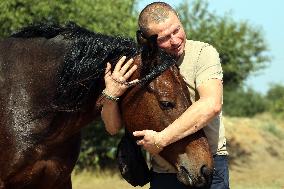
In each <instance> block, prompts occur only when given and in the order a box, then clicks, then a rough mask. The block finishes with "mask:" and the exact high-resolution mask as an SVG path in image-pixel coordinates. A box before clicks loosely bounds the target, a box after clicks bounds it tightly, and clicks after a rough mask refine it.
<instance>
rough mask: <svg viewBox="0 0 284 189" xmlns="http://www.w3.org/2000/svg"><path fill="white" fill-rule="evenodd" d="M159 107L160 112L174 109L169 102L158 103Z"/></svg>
mask: <svg viewBox="0 0 284 189" xmlns="http://www.w3.org/2000/svg"><path fill="white" fill-rule="evenodd" d="M160 107H161V109H162V110H169V109H173V108H174V107H175V104H174V103H173V102H169V101H160Z"/></svg>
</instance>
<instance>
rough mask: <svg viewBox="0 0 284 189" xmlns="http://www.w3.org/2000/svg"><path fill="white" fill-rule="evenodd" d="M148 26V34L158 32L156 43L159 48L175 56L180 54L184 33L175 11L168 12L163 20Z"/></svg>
mask: <svg viewBox="0 0 284 189" xmlns="http://www.w3.org/2000/svg"><path fill="white" fill-rule="evenodd" d="M148 27H149V28H150V31H149V34H150V35H154V34H158V38H157V44H158V46H159V47H160V48H162V49H164V50H165V51H166V52H168V53H170V54H172V55H174V56H177V57H179V56H181V55H182V53H183V52H184V47H185V42H186V35H185V32H184V29H183V26H182V24H181V22H180V20H179V18H178V17H177V15H176V14H175V13H173V12H170V13H169V18H168V19H166V20H165V21H164V22H160V23H158V24H157V23H150V24H149V26H148Z"/></svg>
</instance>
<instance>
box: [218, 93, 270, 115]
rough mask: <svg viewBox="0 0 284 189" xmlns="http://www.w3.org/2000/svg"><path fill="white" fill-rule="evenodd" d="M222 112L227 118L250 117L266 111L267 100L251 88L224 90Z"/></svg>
mask: <svg viewBox="0 0 284 189" xmlns="http://www.w3.org/2000/svg"><path fill="white" fill-rule="evenodd" d="M223 110H224V114H225V115H228V116H238V117H252V116H254V115H255V114H258V113H262V112H265V111H266V110H267V100H266V99H265V97H264V96H262V95H261V94H260V93H258V92H256V91H254V90H253V89H251V88H248V89H244V88H238V89H231V90H226V91H225V92H224V105H223Z"/></svg>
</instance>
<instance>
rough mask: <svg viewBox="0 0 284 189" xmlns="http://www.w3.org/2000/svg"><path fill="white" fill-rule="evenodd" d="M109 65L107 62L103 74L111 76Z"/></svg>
mask: <svg viewBox="0 0 284 189" xmlns="http://www.w3.org/2000/svg"><path fill="white" fill-rule="evenodd" d="M110 70H111V64H110V63H109V62H108V63H107V66H106V70H105V74H108V75H111V72H110Z"/></svg>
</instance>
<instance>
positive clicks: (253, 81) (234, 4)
mask: <svg viewBox="0 0 284 189" xmlns="http://www.w3.org/2000/svg"><path fill="white" fill-rule="evenodd" d="M182 1H183V0H175V1H173V0H164V2H166V3H169V4H170V5H172V6H173V7H175V6H177V5H178V4H179V3H180V2H182ZM151 2H154V1H150V0H141V1H139V4H138V9H139V11H140V10H141V9H142V8H143V7H144V6H146V5H147V4H149V3H151ZM190 2H191V1H189V3H190ZM208 2H209V9H210V11H215V12H216V13H217V14H218V15H221V16H222V15H224V13H229V12H230V13H231V15H232V17H233V18H234V19H235V20H237V21H238V20H242V21H248V22H249V23H250V24H252V26H256V27H260V28H262V30H263V33H264V37H265V40H266V42H267V44H268V47H269V49H270V52H269V55H270V56H272V61H271V63H270V64H267V65H268V67H267V68H266V69H264V70H261V71H259V72H258V73H255V74H254V75H252V76H251V77H250V78H249V79H248V81H247V82H246V83H247V85H248V86H251V87H252V88H253V89H255V90H257V91H259V92H261V93H265V92H266V91H267V90H268V89H269V85H270V84H271V83H280V84H282V85H284V34H283V32H284V22H283V19H284V11H283V7H284V1H283V0H270V1H260V0H209V1H208Z"/></svg>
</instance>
